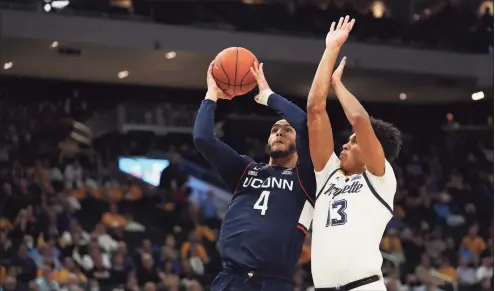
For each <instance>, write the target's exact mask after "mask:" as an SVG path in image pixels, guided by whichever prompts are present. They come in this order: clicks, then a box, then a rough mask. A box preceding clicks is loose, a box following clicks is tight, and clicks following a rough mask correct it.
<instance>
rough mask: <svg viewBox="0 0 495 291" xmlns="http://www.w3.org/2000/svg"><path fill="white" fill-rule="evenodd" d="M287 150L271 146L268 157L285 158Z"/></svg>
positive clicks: (287, 153) (287, 154)
mask: <svg viewBox="0 0 495 291" xmlns="http://www.w3.org/2000/svg"><path fill="white" fill-rule="evenodd" d="M289 154H290V153H289V151H288V150H287V149H275V148H271V150H270V153H269V155H270V157H271V158H273V159H281V158H286V157H288V156H289Z"/></svg>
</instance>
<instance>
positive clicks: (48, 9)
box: [43, 4, 52, 12]
mask: <svg viewBox="0 0 495 291" xmlns="http://www.w3.org/2000/svg"><path fill="white" fill-rule="evenodd" d="M43 9H44V10H45V12H50V10H52V6H51V5H50V4H45V6H43Z"/></svg>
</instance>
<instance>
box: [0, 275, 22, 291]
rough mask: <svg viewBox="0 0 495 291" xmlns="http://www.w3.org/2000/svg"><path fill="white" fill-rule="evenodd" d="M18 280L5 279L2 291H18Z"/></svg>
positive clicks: (12, 278)
mask: <svg viewBox="0 0 495 291" xmlns="http://www.w3.org/2000/svg"><path fill="white" fill-rule="evenodd" d="M17 288H18V287H17V280H16V279H15V278H14V277H7V278H5V280H4V282H3V284H2V286H1V288H0V290H1V291H16V290H18V289H17Z"/></svg>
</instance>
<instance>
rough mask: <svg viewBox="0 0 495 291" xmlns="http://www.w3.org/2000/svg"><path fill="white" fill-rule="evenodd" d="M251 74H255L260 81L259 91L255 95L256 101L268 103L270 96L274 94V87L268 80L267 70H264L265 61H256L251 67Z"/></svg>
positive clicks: (257, 80)
mask: <svg viewBox="0 0 495 291" xmlns="http://www.w3.org/2000/svg"><path fill="white" fill-rule="evenodd" d="M251 74H253V76H254V79H255V80H256V83H258V89H259V91H260V92H259V93H258V95H256V96H255V97H254V101H256V102H258V103H260V104H263V105H267V101H268V97H269V96H270V95H271V94H273V91H272V89H270V86H268V82H267V81H266V78H265V72H263V63H261V64H258V63H254V66H252V67H251Z"/></svg>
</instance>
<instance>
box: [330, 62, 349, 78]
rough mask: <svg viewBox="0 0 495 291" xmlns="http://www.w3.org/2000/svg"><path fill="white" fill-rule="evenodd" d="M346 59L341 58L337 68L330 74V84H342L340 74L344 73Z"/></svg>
mask: <svg viewBox="0 0 495 291" xmlns="http://www.w3.org/2000/svg"><path fill="white" fill-rule="evenodd" d="M346 60H347V57H343V58H342V60H341V61H340V64H339V66H338V67H337V69H335V71H334V72H333V74H332V84H337V83H340V82H342V74H343V73H344V68H345V63H346Z"/></svg>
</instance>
